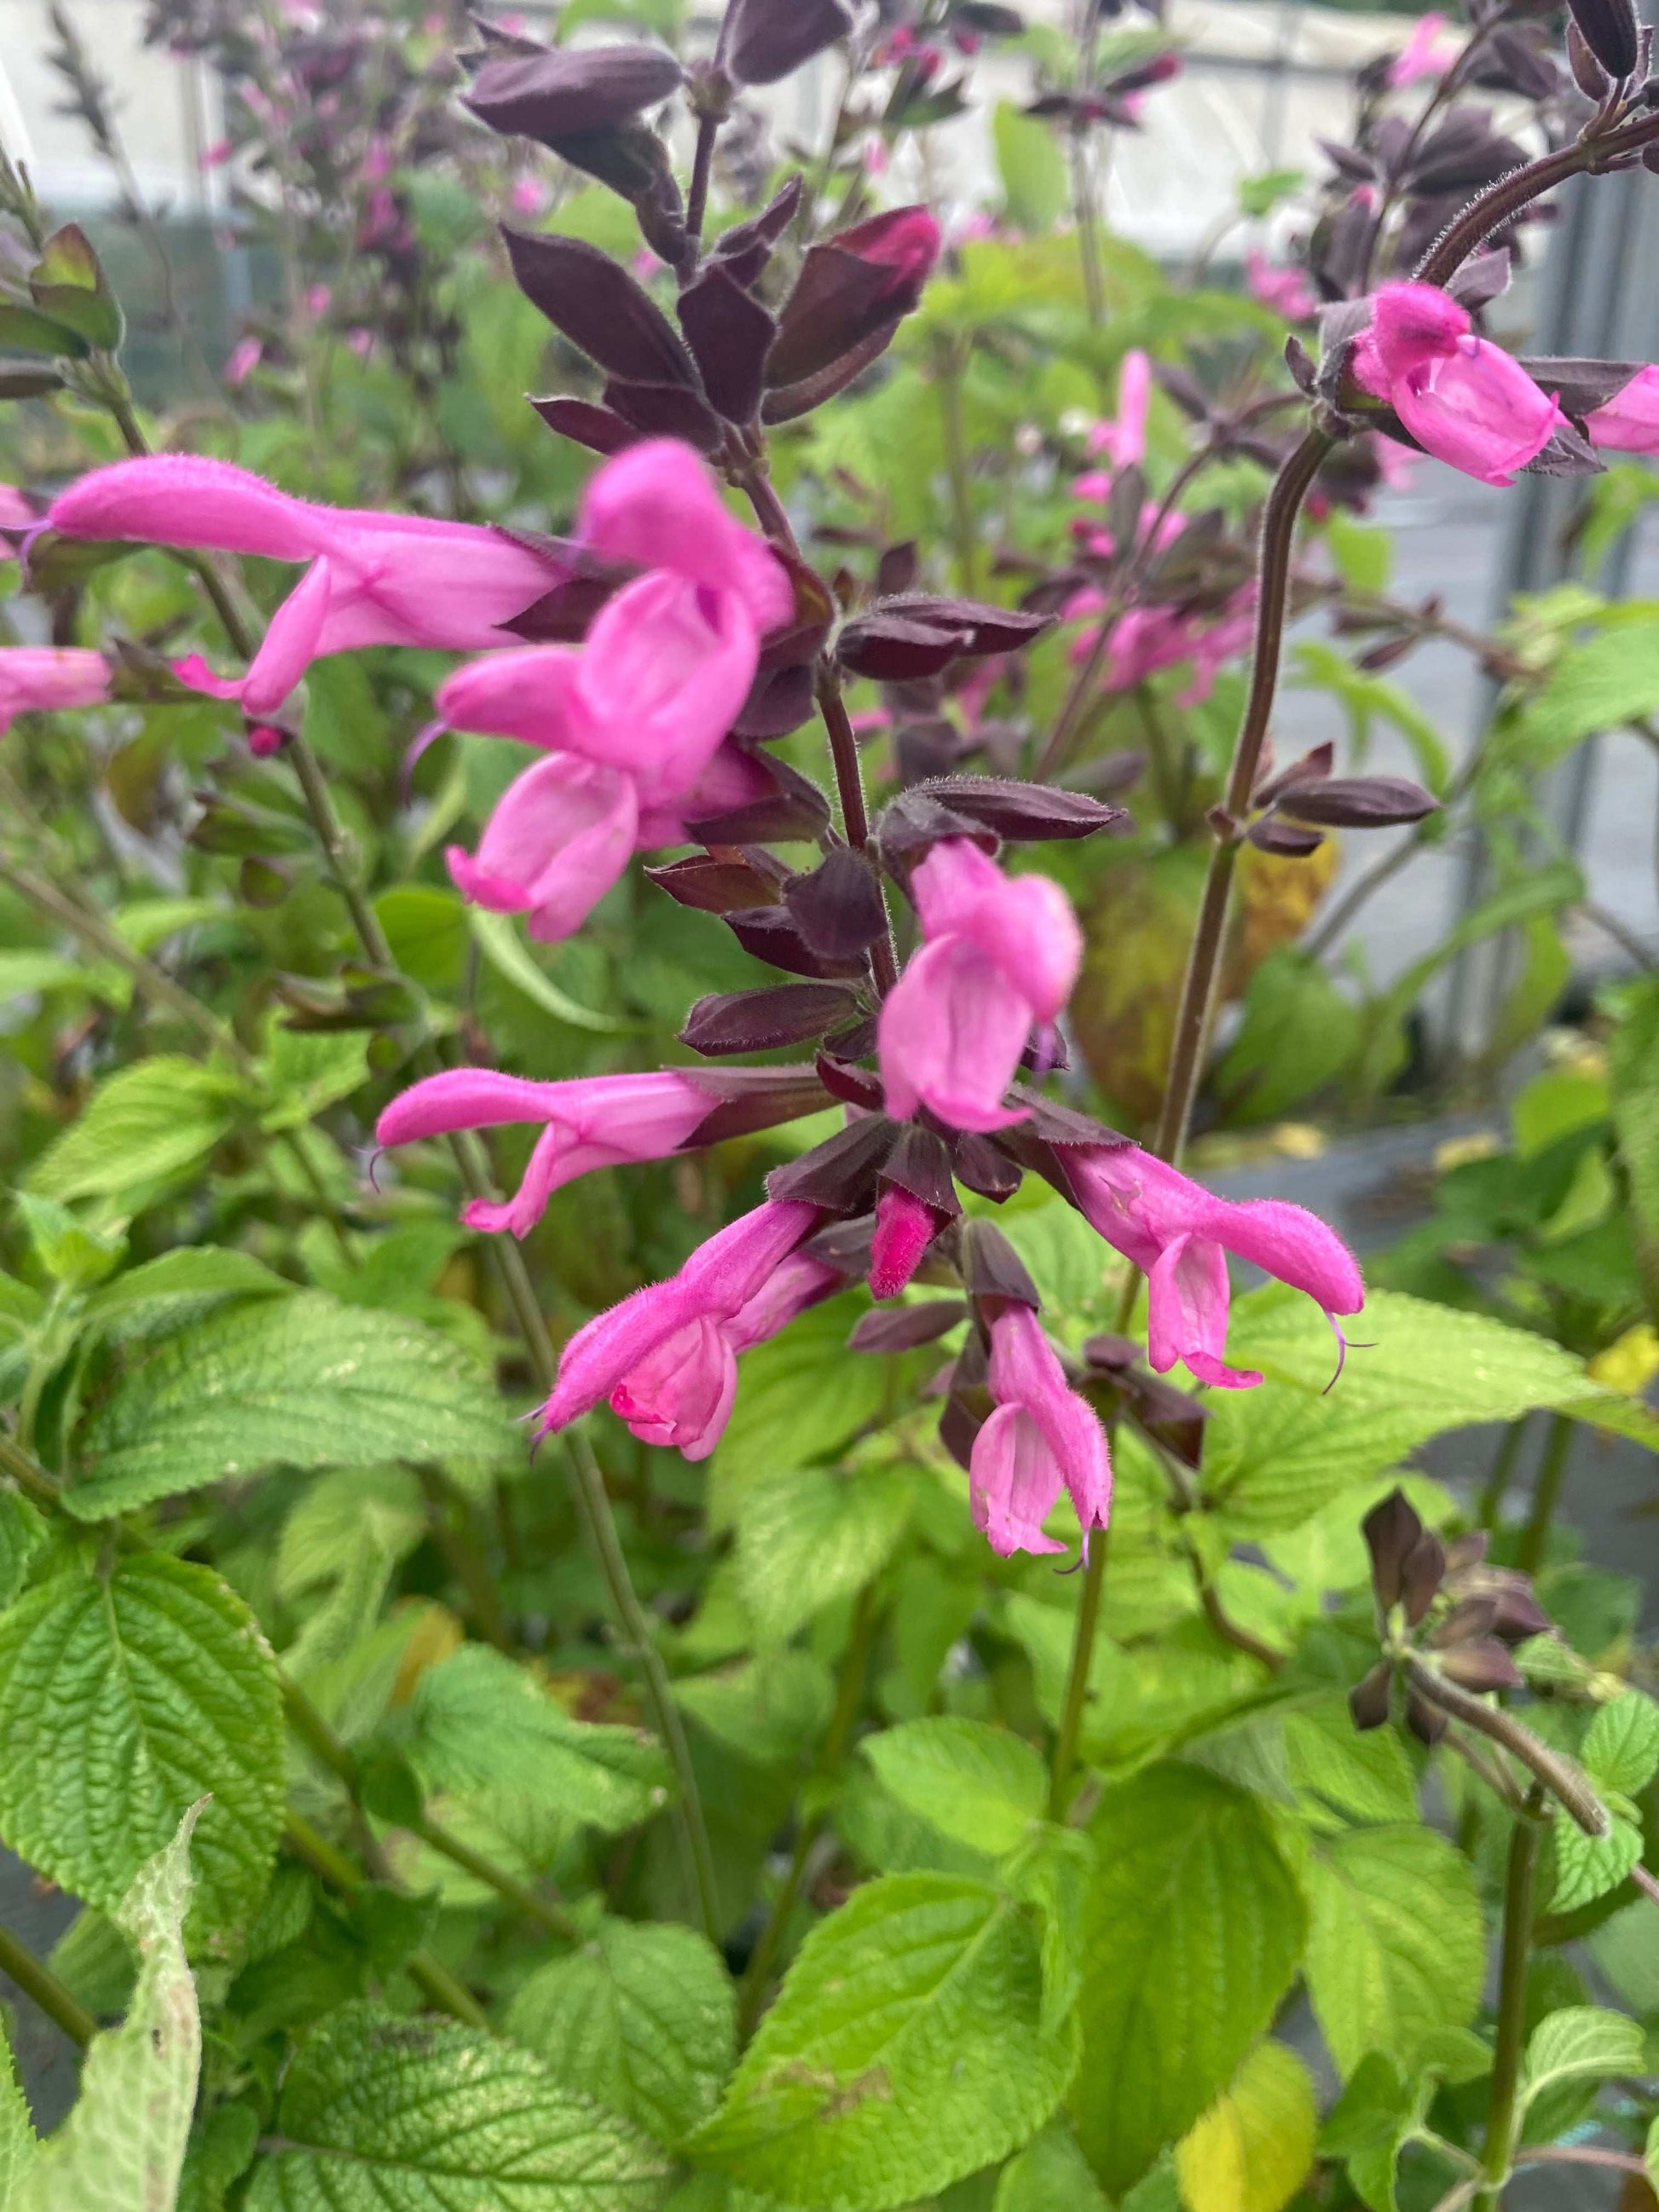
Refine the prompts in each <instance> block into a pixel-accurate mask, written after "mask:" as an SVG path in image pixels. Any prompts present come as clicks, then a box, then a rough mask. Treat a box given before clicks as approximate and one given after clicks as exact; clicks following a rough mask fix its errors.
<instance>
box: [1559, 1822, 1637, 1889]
mask: <svg viewBox="0 0 1659 2212" xmlns="http://www.w3.org/2000/svg"><path fill="white" fill-rule="evenodd" d="M1641 1856H1642V1831H1641V1829H1640V1828H1639V1827H1638V1826H1637V1825H1636V1823H1635V1821H1634V1820H1626V1818H1625V1817H1624V1815H1623V1814H1620V1813H1615V1814H1613V1823H1612V1826H1610V1827H1609V1828H1608V1830H1607V1834H1606V1835H1605V1836H1587V1835H1586V1834H1585V1833H1584V1832H1583V1829H1582V1828H1580V1827H1578V1826H1575V1825H1574V1824H1573V1823H1572V1822H1571V1821H1568V1820H1561V1821H1559V1822H1558V1823H1557V1824H1556V1828H1555V1887H1554V1889H1553V1891H1552V1892H1551V1893H1550V1910H1551V1911H1552V1912H1576V1911H1577V1909H1578V1907H1579V1906H1580V1905H1593V1904H1594V1903H1595V1899H1597V1898H1598V1897H1605V1896H1606V1895H1607V1892H1608V1891H1609V1890H1610V1889H1617V1888H1618V1887H1619V1885H1620V1882H1621V1881H1623V1880H1624V1879H1625V1876H1626V1875H1627V1874H1628V1873H1629V1872H1630V1870H1631V1869H1632V1867H1633V1866H1634V1865H1635V1864H1636V1863H1637V1861H1638V1859H1639V1858H1640V1857H1641Z"/></svg>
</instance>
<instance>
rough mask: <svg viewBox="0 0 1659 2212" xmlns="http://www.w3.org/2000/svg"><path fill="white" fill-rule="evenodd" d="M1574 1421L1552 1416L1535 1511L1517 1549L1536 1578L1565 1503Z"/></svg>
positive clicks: (1518, 1559) (1519, 1558) (1526, 1571)
mask: <svg viewBox="0 0 1659 2212" xmlns="http://www.w3.org/2000/svg"><path fill="white" fill-rule="evenodd" d="M1572 1429H1573V1425H1572V1422H1571V1419H1569V1418H1568V1416H1567V1415H1566V1414H1565V1413H1552V1414H1551V1415H1550V1425H1549V1429H1548V1431H1547V1434H1546V1436H1545V1438H1544V1456H1543V1459H1542V1461H1541V1462H1540V1464H1539V1468H1538V1481H1537V1485H1536V1486H1535V1487H1534V1491H1533V1494H1532V1511H1531V1512H1530V1513H1529V1514H1528V1516H1527V1525H1526V1527H1525V1528H1523V1529H1522V1532H1521V1541H1520V1543H1519V1545H1518V1546H1517V1547H1516V1554H1515V1561H1516V1565H1517V1566H1518V1567H1519V1568H1520V1569H1521V1571H1522V1573H1523V1574H1528V1575H1535V1574H1536V1573H1537V1572H1538V1570H1539V1568H1540V1567H1541V1566H1542V1565H1543V1564H1544V1547H1545V1546H1546V1545H1547V1543H1548V1541H1549V1533H1550V1523H1551V1522H1552V1521H1553V1520H1554V1518H1555V1509H1556V1507H1557V1505H1558V1504H1559V1503H1560V1500H1561V1485H1562V1482H1563V1480H1564V1479H1565V1475H1566V1472H1567V1458H1568V1455H1569V1454H1570V1452H1571V1449H1572Z"/></svg>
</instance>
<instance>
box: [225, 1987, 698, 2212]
mask: <svg viewBox="0 0 1659 2212" xmlns="http://www.w3.org/2000/svg"><path fill="white" fill-rule="evenodd" d="M272 2133H273V2134H274V2135H275V2136H277V2137H278V2138H279V2139H280V2140H281V2142H283V2146H284V2148H282V2149H281V2150H279V2151H276V2152H274V2153H269V2154H266V2155H265V2156H264V2158H263V2159H262V2160H260V2162H259V2163H258V2166H255V2168H254V2171H253V2178H252V2183H251V2184H250V2185H249V2188H248V2192H247V2201H246V2212H450V2208H453V2212H461V2208H462V2207H465V2212H599V2208H600V2207H601V2206H602V2207H604V2212H650V2208H652V2207H653V2206H655V2205H657V2204H658V2203H660V2202H661V2200H662V2197H664V2195H665V2193H666V2185H667V2179H668V2172H669V2167H668V2162H667V2160H666V2159H665V2155H664V2154H663V2153H662V2152H660V2151H659V2150H658V2149H657V2148H655V2146H654V2145H653V2144H651V2143H648V2142H646V2140H645V2138H644V2137H643V2136H640V2135H637V2134H636V2133H635V2130H633V2129H632V2128H630V2127H629V2126H628V2124H626V2123H625V2122H624V2121H623V2120H621V2119H619V2118H617V2116H616V2115H615V2114H614V2113H611V2112H602V2111H601V2110H600V2109H599V2106H596V2105H593V2104H592V2103H590V2102H589V2100H587V2099H586V2097H574V2096H572V2095H571V2094H570V2093H569V2092H568V2090H565V2089H562V2088H561V2087H559V2085H558V2084H557V2083H556V2081H554V2079H553V2076H552V2075H551V2074H550V2072H549V2071H548V2069H547V2068H546V2067H545V2066H544V2064H543V2063H542V2061H541V2060H540V2059H539V2058H537V2057H533V2056H532V2054H531V2053H530V2052H529V2051H515V2050H514V2049H513V2045H511V2044H509V2043H503V2042H501V2041H500V2040H499V2039H497V2038H495V2037H494V2036H491V2035H487V2034H485V2033H483V2032H482V2031H481V2030H479V2029H476V2028H470V2027H457V2026H452V2025H450V2024H448V2023H447V2022H443V2021H432V2020H404V2019H399V2018H398V2017H396V2016H395V2015H392V2014H391V2013H386V2012H382V2011H381V2010H380V2008H378V2007H376V2006H373V2005H349V2006H347V2007H346V2008H344V2009H343V2010H342V2011H339V2012H337V2013H335V2014H333V2015H331V2017H330V2018H329V2019H328V2020H326V2021H324V2023H323V2025H322V2026H321V2027H319V2029H318V2031H317V2033H315V2034H314V2035H313V2038H312V2039H311V2040H310V2042H308V2043H307V2045H305V2047H304V2049H303V2050H302V2051H301V2052H300V2055H299V2057H297V2058H296V2059H295V2062H294V2063H293V2065H292V2066H291V2067H290V2068H289V2074H288V2078H287V2080H286V2081H284V2083H283V2097H282V2103H281V2105H280V2106H279V2107H278V2110H277V2114H276V2124H275V2126H274V2128H273V2130H272Z"/></svg>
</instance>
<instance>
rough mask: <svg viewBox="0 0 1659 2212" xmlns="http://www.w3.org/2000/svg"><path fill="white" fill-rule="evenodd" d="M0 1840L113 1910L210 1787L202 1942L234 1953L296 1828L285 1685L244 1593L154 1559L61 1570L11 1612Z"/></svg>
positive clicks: (199, 1892) (198, 1924)
mask: <svg viewBox="0 0 1659 2212" xmlns="http://www.w3.org/2000/svg"><path fill="white" fill-rule="evenodd" d="M0 1710H3V1711H4V1713H5V1715H6V1757H5V1759H3V1761H0V1834H3V1836H4V1838H5V1840H6V1841H7V1843H9V1844H10V1845H11V1847H12V1849H13V1850H15V1851H18V1852H20V1853H21V1855H22V1856H23V1857H25V1858H27V1859H28V1860H29V1861H30V1862H31V1863H32V1864H33V1865H35V1866H37V1867H39V1868H40V1869H41V1870H42V1871H43V1872H44V1873H46V1874H49V1875H51V1876H52V1879H53V1880H54V1881H58V1882H61V1883H62V1884H63V1886H64V1888H65V1889H68V1890H71V1891H73V1892H74V1893H75V1894H76V1896H79V1897H82V1898H84V1899H86V1900H87V1901H88V1904H92V1905H101V1906H102V1907H103V1908H104V1910H105V1911H113V1910H114V1909H115V1907H116V1906H117V1905H119V1904H120V1902H121V1899H122V1898H123V1896H124V1895H125V1892H126V1890H127V1888H128V1887H129V1885H130V1884H131V1882H132V1881H133V1880H134V1877H135V1876H136V1875H137V1871H138V1869H139V1868H140V1866H141V1865H142V1864H143V1862H144V1861H145V1860H146V1859H147V1858H148V1857H149V1855H150V1854H151V1853H152V1852H153V1851H154V1850H156V1848H157V1847H158V1844H159V1843H160V1842H161V1840H163V1839H165V1838H167V1837H168V1836H170V1835H171V1834H172V1833H173V1831H174V1830H175V1829H176V1828H177V1826H178V1825H179V1820H180V1818H181V1817H182V1815H183V1814H184V1812H185V1809H186V1808H188V1807H190V1806H191V1805H193V1804H195V1803H196V1802H197V1800H198V1799H199V1798H202V1797H204V1796H208V1795H209V1794H210V1795H211V1802H210V1803H209V1804H208V1805H207V1807H206V1808H205V1810H204V1812H203V1814H202V1817H201V1820H200V1822H199V1824H198V1826H197V1831H196V1838H195V1844H194V1847H193V1856H194V1863H195V1869H196V1893H195V1901H194V1904H193V1905H192V1907H191V1917H190V1934H191V1950H192V1952H193V1953H194V1954H196V1955H197V1956H198V1957H208V1958H224V1957H229V1956H234V1954H235V1952H236V1951H237V1950H238V1949H239V1948H240V1942H241V1938H242V1935H243V1931H244V1929H245V1927H246V1918H247V1915H248V1914H249V1913H250V1912H251V1911H252V1908H253V1906H254V1905H255V1904H257V1902H258V1898H259V1895H260V1893H261V1892H262V1891H263V1889H264V1885H265V1879H266V1876H267V1875H268V1874H269V1872H270V1863H271V1858H272V1856H273V1854H274V1853H275V1851H276V1837H277V1832H278V1831H279V1829H280V1828H281V1826H282V1818H283V1786H282V1746H283V1730H282V1712H281V1705H280V1702H279V1699H278V1696H277V1690H276V1676H275V1674H274V1671H273V1668H272V1665H271V1659H270V1651H269V1650H268V1649H267V1647H266V1645H265V1643H264V1638H262V1637H261V1635H260V1633H259V1631H258V1625H257V1624H256V1622H255V1621H254V1620H253V1617H252V1614H251V1613H249V1612H248V1610H247V1608H246V1606H245V1605H244V1604H243V1603H242V1601H240V1598H238V1597H236V1596H235V1595H233V1593H232V1592H231V1591H230V1590H229V1589H228V1588H227V1587H226V1585H225V1584H224V1583H222V1581H221V1580H220V1579H219V1577H218V1576H216V1575H215V1574H213V1573H212V1572H210V1571H209V1569H207V1568H206V1567H197V1566H191V1565H185V1563H184V1562H182V1561H180V1560H177V1559H166V1558H163V1557H162V1556H161V1555H160V1554H159V1553H143V1554H141V1555H140V1556H138V1557H137V1558H123V1559H117V1560H116V1561H115V1562H114V1564H113V1565H112V1566H111V1567H110V1568H109V1570H108V1571H107V1572H106V1573H88V1572H86V1571H82V1570H81V1569H79V1568H71V1569H70V1570H69V1571H66V1572H64V1573H62V1574H59V1575H56V1576H54V1577H52V1580H51V1581H50V1582H47V1583H42V1584H41V1585H40V1587H39V1588H38V1589H33V1590H31V1591H30V1592H29V1593H28V1594H27V1596H25V1597H23V1598H21V1599H20V1600H19V1601H18V1602H17V1603H16V1604H15V1605H14V1606H13V1607H11V1609H10V1610H9V1612H8V1613H4V1614H3V1615H0Z"/></svg>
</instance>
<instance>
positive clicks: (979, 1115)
mask: <svg viewBox="0 0 1659 2212" xmlns="http://www.w3.org/2000/svg"><path fill="white" fill-rule="evenodd" d="M911 896H912V897H913V898H914V899H915V906H916V912H917V914H918V915H919V916H920V918H921V932H922V936H923V938H924V939H926V942H925V944H924V945H923V946H922V948H921V951H919V952H918V953H916V954H915V957H913V958H912V959H911V961H910V962H909V963H908V966H907V967H906V969H905V970H904V973H903V974H902V975H901V976H900V978H899V980H898V982H897V984H896V986H895V987H894V988H893V990H892V991H891V992H890V994H889V995H888V998H887V1000H886V1002H885V1004H884V1006H883V1007H882V1010H881V1019H880V1025H879V1029H878V1044H879V1048H880V1052H881V1068H882V1079H883V1080H884V1083H885V1085H886V1086H887V1106H888V1111H889V1112H890V1113H891V1114H894V1115H898V1116H899V1117H900V1118H903V1117H905V1116H908V1115H911V1114H914V1113H915V1111H916V1109H918V1107H921V1106H926V1107H927V1108H928V1109H930V1110H931V1111H932V1112H933V1113H934V1114H937V1115H939V1118H940V1120H941V1121H947V1122H949V1123H951V1126H952V1127H956V1128H958V1129H976V1130H989V1129H1002V1128H1006V1127H1008V1125H1009V1124H1010V1123H1011V1122H1014V1121H1020V1120H1022V1119H1023V1118H1024V1115H1023V1109H1018V1108H1015V1109H1008V1108H1006V1107H1005V1105H1004V1104H1003V1096H1004V1093H1005V1092H1006V1091H1007V1088H1008V1085H1010V1083H1012V1080H1013V1077H1014V1071H1015V1069H1016V1068H1017V1067H1018V1065H1019V1059H1020V1055H1021V1054H1022V1053H1023V1052H1024V1049H1025V1046H1026V1042H1027V1039H1028V1038H1029V1037H1030V1032H1031V1027H1032V1024H1034V1023H1042V1022H1052V1021H1053V1020H1054V1018H1056V1016H1057V1015H1058V1014H1059V1012H1060V1008H1061V1007H1062V1006H1064V1005H1065V1003H1066V1000H1067V998H1068V997H1069V996H1070V995H1071V989H1072V986H1073V983H1074V982H1075V981H1077V973H1078V969H1079V965H1080V963H1081V961H1082V957H1083V938H1082V933H1081V932H1080V931H1079V927H1078V924H1077V917H1076V915H1074V914H1073V912H1072V906H1071V902H1070V900H1069V899H1068V898H1067V897H1066V894H1065V892H1064V891H1062V890H1060V886H1059V884H1056V883H1054V882H1052V881H1051V880H1050V879H1049V878H1048V877H1047V876H1037V875H1030V876H1021V877H1019V878H1018V879H1011V878H1008V877H1006V876H1005V875H1004V874H1003V872H1002V871H1001V869H1000V868H999V867H998V866H997V865H996V863H995V862H994V860H987V857H986V855H985V854H983V853H981V851H980V849H979V848H978V847H977V846H976V845H974V844H971V843H969V841H968V840H967V839H966V838H959V837H951V838H946V839H945V840H944V841H943V842H941V843H939V844H937V845H935V846H934V847H933V850H932V852H930V853H929V854H928V855H927V859H926V860H923V861H922V862H921V865H920V866H919V867H918V868H917V869H916V871H915V875H914V876H913V877H912V878H911Z"/></svg>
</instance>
